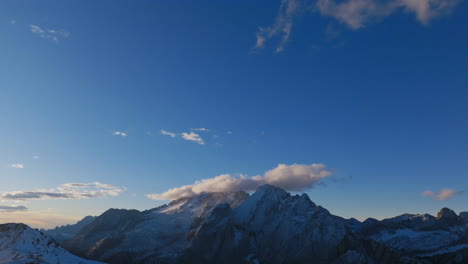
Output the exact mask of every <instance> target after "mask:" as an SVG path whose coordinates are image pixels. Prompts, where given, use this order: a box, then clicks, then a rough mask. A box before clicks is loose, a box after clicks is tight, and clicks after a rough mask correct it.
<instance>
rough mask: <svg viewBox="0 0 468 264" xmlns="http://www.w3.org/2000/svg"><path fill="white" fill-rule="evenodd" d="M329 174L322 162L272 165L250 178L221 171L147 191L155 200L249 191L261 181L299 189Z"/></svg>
mask: <svg viewBox="0 0 468 264" xmlns="http://www.w3.org/2000/svg"><path fill="white" fill-rule="evenodd" d="M331 175H332V172H331V171H330V170H327V169H326V167H325V165H323V164H311V165H302V164H293V165H285V164H279V165H278V166H277V167H276V168H274V169H272V170H269V171H267V172H265V173H264V174H263V175H257V176H254V177H246V176H243V175H241V176H238V177H236V176H233V175H231V174H223V175H219V176H216V177H214V178H209V179H203V180H201V181H197V182H195V183H194V184H191V185H185V186H182V187H178V188H174V189H170V190H168V191H166V192H164V193H162V194H148V195H147V197H148V198H150V199H155V200H175V199H178V198H182V197H191V196H194V195H196V194H199V193H203V192H235V191H239V190H244V191H253V190H255V189H257V188H258V187H259V186H261V185H264V184H271V185H275V186H278V187H280V188H283V189H285V190H287V191H302V190H305V189H308V188H311V187H313V186H314V185H315V184H317V183H318V182H319V181H320V180H322V179H324V178H326V177H329V176H331Z"/></svg>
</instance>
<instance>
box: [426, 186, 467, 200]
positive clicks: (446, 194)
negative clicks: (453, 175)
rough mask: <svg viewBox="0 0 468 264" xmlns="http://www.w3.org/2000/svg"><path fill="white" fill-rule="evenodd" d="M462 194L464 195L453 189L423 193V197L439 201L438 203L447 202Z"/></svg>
mask: <svg viewBox="0 0 468 264" xmlns="http://www.w3.org/2000/svg"><path fill="white" fill-rule="evenodd" d="M461 193H463V192H462V191H455V190H452V189H442V190H440V191H439V192H433V191H424V192H423V193H422V196H424V197H429V198H432V199H434V200H438V201H446V200H448V199H451V198H453V197H454V196H456V195H459V194H461Z"/></svg>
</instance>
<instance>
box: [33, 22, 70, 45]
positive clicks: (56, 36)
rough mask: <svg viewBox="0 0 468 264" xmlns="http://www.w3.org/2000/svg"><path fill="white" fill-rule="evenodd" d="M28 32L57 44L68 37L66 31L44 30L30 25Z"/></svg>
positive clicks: (68, 33)
mask: <svg viewBox="0 0 468 264" xmlns="http://www.w3.org/2000/svg"><path fill="white" fill-rule="evenodd" d="M29 30H30V31H31V32H32V33H33V34H36V35H38V36H39V37H41V38H44V39H48V40H52V41H54V42H58V41H59V40H60V39H65V38H68V37H69V36H70V32H68V31H64V30H57V29H45V28H41V27H39V26H37V25H32V24H31V25H29Z"/></svg>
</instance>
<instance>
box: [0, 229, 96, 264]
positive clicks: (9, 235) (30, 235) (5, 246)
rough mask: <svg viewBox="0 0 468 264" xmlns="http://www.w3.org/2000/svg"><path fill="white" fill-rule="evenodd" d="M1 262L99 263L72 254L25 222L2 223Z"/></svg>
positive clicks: (0, 230)
mask: <svg viewBox="0 0 468 264" xmlns="http://www.w3.org/2000/svg"><path fill="white" fill-rule="evenodd" d="M0 263H9V264H31V263H34V264H58V263H63V264H65V263H66V264H98V263H101V262H96V261H89V260H85V259H82V258H79V257H77V256H74V255H72V254H70V253H69V252H68V251H66V250H65V249H63V248H61V247H60V246H59V245H58V244H57V243H56V242H55V241H54V240H52V239H50V238H48V237H47V236H45V235H43V234H42V233H41V232H39V231H37V230H35V229H32V228H30V227H28V226H26V225H24V224H3V225H0Z"/></svg>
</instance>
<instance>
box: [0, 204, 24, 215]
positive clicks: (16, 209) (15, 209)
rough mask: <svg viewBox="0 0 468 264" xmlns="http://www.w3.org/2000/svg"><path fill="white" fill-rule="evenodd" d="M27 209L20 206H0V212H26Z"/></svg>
mask: <svg viewBox="0 0 468 264" xmlns="http://www.w3.org/2000/svg"><path fill="white" fill-rule="evenodd" d="M27 210H28V208H27V207H26V206H22V205H0V212H8V213H9V212H19V211H27Z"/></svg>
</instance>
